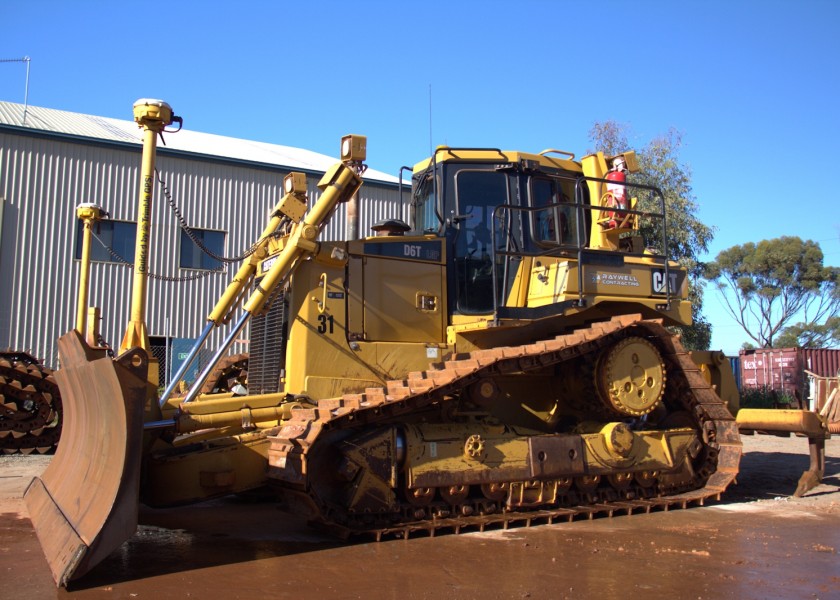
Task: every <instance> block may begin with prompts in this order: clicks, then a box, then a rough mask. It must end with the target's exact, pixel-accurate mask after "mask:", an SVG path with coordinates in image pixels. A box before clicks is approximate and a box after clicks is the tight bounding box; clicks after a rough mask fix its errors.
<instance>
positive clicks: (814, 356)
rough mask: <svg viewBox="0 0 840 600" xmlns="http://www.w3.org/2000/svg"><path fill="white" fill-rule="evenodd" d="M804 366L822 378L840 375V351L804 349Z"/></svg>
mask: <svg viewBox="0 0 840 600" xmlns="http://www.w3.org/2000/svg"><path fill="white" fill-rule="evenodd" d="M801 352H802V363H803V366H804V367H805V368H806V369H808V370H809V371H811V373H814V374H816V375H819V376H820V377H837V376H838V375H840V350H837V349H833V348H802V350H801Z"/></svg>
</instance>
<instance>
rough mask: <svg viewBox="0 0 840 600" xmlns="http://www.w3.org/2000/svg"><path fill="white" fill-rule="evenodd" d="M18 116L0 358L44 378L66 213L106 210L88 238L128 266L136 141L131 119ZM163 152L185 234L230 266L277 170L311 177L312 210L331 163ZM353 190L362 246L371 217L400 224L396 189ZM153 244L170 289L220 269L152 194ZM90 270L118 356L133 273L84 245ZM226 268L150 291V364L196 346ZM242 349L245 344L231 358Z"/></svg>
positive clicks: (62, 267)
mask: <svg viewBox="0 0 840 600" xmlns="http://www.w3.org/2000/svg"><path fill="white" fill-rule="evenodd" d="M128 109H129V110H127V112H129V114H130V106H129V107H128ZM23 114H24V106H23V105H21V104H14V103H9V102H0V348H3V347H9V348H12V349H16V350H29V351H30V352H32V353H33V354H35V355H36V356H39V357H41V358H43V359H44V360H45V362H46V364H48V365H50V366H53V367H55V366H57V359H58V356H57V348H56V341H57V339H58V337H59V336H60V335H61V334H63V333H64V332H66V331H68V330H69V329H71V328H72V327H73V325H74V319H75V310H76V309H75V306H76V294H77V285H78V277H79V260H78V256H80V251H79V249H78V247H77V243H78V237H79V233H78V232H79V225H78V220H77V219H76V216H75V208H76V206H77V205H79V204H81V203H84V202H92V203H95V204H98V205H100V206H101V207H102V208H104V209H105V210H106V211H108V212H109V213H110V221H111V222H110V223H109V224H106V225H104V226H103V227H102V228H100V233H99V236H98V237H99V238H100V239H102V240H103V241H104V242H105V243H106V244H107V245H109V246H111V247H112V248H114V249H116V250H117V251H118V253H119V255H120V256H124V258H126V259H127V260H128V261H131V260H132V259H133V248H134V241H133V236H134V233H133V232H134V227H135V222H136V220H135V219H136V215H135V213H136V203H137V194H138V185H139V171H140V157H141V149H142V132H141V130H140V129H138V127H137V125H136V124H135V123H134V122H133V121H130V120H125V121H123V120H118V119H109V118H103V117H97V116H92V115H84V114H77V113H69V112H64V111H58V110H52V109H46V108H39V107H33V106H29V107H28V108H27V112H26V123H25V124H24V123H23ZM165 141H166V145H165V146H162V145H160V144H159V145H158V160H157V169H158V171H159V174H160V177H161V178H162V179H163V181H165V183H166V186H167V187H168V189H169V190H170V191H171V196H172V197H173V199H174V201H175V203H176V204H177V205H178V207H179V208H180V210H181V211H182V213H183V215H184V218H185V219H186V221H187V223H188V224H189V226H190V227H192V228H196V229H197V230H199V235H200V236H203V239H204V241H205V243H208V245H210V246H211V247H213V248H215V249H217V251H219V252H221V253H224V254H225V255H226V256H231V255H238V254H241V253H242V252H243V251H244V250H245V249H247V248H248V247H249V246H250V244H251V243H253V241H255V240H256V239H257V236H258V235H259V233H260V232H261V231H262V229H263V227H264V225H265V220H266V217H267V214H268V211H269V210H270V209H271V208H272V207H273V206H274V205H275V204H276V203H277V201H278V200H279V199H280V197H281V196H282V185H281V184H282V180H283V177H284V176H285V175H286V174H287V173H288V172H289V171H292V170H295V171H303V172H305V173H307V174H308V175H309V177H308V184H309V185H308V188H309V198H310V202H313V201H315V200H316V199H317V197H318V194H319V190H318V189H317V187H316V184H317V182H318V180H319V179H320V176H321V174H323V172H324V171H325V170H326V169H327V168H328V167H329V166H330V165H331V164H333V163H334V162H335V160H336V158H335V157H329V156H325V155H322V154H318V153H315V152H310V151H308V150H303V149H299V148H291V147H288V146H278V145H274V144H266V143H261V142H253V141H248V140H240V139H234V138H228V137H222V136H217V135H210V134H206V133H198V132H194V131H189V130H183V131H181V132H178V133H173V134H165ZM337 146H338V140H336V147H337ZM364 179H365V185H364V186H363V188H362V191H361V197H360V206H361V208H360V211H361V214H360V228H361V232H362V233H363V234H364V233H365V232H367V231H369V227H370V226H371V225H372V224H373V223H375V222H376V221H378V220H380V219H383V218H393V217H400V218H404V215H403V214H402V205H401V203H400V198H399V193H398V181H397V178H396V177H392V176H389V175H386V174H384V173H380V172H377V171H374V170H372V169H369V170H368V171H367V172H366V173H365V177H364ZM345 229H346V215H345V211H344V208H343V207H342V208H340V209H339V212H338V213H337V214H336V215H335V217H334V218H333V220H332V222H331V223H330V224H329V225H328V227H327V229H326V230H325V236H324V239H342V238H343V237H344V232H345ZM129 238H130V239H129ZM151 238H152V239H151V248H152V252H153V256H152V257H151V262H150V265H149V272H150V273H152V274H156V275H159V276H164V277H171V278H178V277H184V276H189V275H194V274H196V273H198V272H199V271H200V270H201V269H206V268H207V267H218V266H219V265H218V263H215V262H214V261H213V260H208V259H207V258H206V257H204V258H202V255H201V253H200V252H198V248H197V246H195V244H193V243H192V242H191V241H189V239H188V238H186V237H185V236H184V234H183V233H182V232H181V230H180V228H179V225H178V220H177V219H176V217H175V215H174V214H173V211H172V210H171V208H170V207H169V206H168V204H167V201H166V199H165V193H164V192H163V186H162V185H161V184H158V185H157V187H156V189H155V191H154V200H153V207H152V232H151ZM94 258H95V259H98V260H97V262H94V264H93V266H92V268H91V296H90V301H89V304H90V305H92V306H99V307H101V308H102V311H103V320H102V323H101V330H102V335H103V337H104V338H105V340H106V341H107V342H109V343H110V344H111V345H112V346H114V347H116V346H118V345H119V342H120V340H121V339H122V335H123V331H124V328H125V325H126V323H127V322H128V318H129V304H130V297H131V278H132V271H131V269H130V268H128V267H126V266H125V265H124V264H120V263H119V261H118V259H116V258H114V257H113V256H112V255H111V254H109V253H108V252H107V251H106V250H105V249H104V247H103V246H99V245H98V244H97V242H96V241H95V242H94ZM237 267H238V265H233V266H229V267H228V268H227V272H226V273H212V274H210V275H209V276H207V277H205V278H203V279H200V280H198V281H191V282H169V281H163V280H159V279H151V280H150V282H149V298H148V305H147V321H148V332H149V335H150V337H151V338H152V340H151V341H152V343H153V345H154V346H155V348H154V350H155V353H156V354H158V355H159V358H163V356H161V353H162V351H163V350H162V349H165V348H168V347H170V345H169V343H168V342H169V340H170V339H171V338H191V337H194V336H196V335H197V334H198V332H199V331H200V330H201V328H202V327H203V324H204V322H205V317H206V315H207V313H208V312H209V311H210V309H211V308H212V306H213V304H214V302H215V300H216V298H218V297H219V295H220V294H221V293H222V291H223V289H224V287H225V285H226V284H227V282H228V280H229V279H230V277H231V276H232V272H233V271H235V269H236V268H237ZM221 334H222V332H217V334H216V336H215V337H214V338H212V339H211V343H210V346H211V347H212V346H215V345H217V344H218V343H219V341H220V340H221ZM243 337H245V338H246V339H247V331H246V332H245V334H244V336H243ZM245 350H247V348H246V347H245V346H244V345H243V344H239V345H238V347H234V351H245Z"/></svg>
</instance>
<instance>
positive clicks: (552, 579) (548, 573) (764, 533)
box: [0, 439, 840, 600]
mask: <svg viewBox="0 0 840 600" xmlns="http://www.w3.org/2000/svg"><path fill="white" fill-rule="evenodd" d="M836 442H840V440H837V439H835V440H831V444H832V445H831V446H830V450H829V458H828V459H827V473H828V476H827V477H826V479H825V482H824V485H822V486H820V487H819V488H817V490H815V492H814V493H813V494H812V495H811V496H810V497H806V498H803V499H789V498H786V497H782V496H774V494H779V493H784V491H783V488H784V489H786V490H788V491H789V490H790V489H792V488H791V487H790V486H791V485H792V486H793V487H795V483H796V479H797V478H798V475H799V473H801V469H802V468H805V467H807V457H801V456H794V455H793V454H790V453H788V452H785V451H782V452H778V451H774V452H762V453H752V454H751V453H748V454H746V455H745V457H744V461H743V463H742V475H741V476H739V479H741V480H742V481H741V485H739V486H737V487H736V488H735V490H734V491H733V492H731V493H727V495H726V496H725V497H724V499H723V502H720V503H714V504H712V505H709V506H705V507H697V508H690V509H688V510H676V511H674V510H672V511H669V512H653V513H650V514H635V515H633V516H630V517H626V516H617V517H613V518H598V519H595V520H591V521H590V520H579V521H575V522H572V523H564V524H558V525H544V526H540V527H532V528H529V529H524V528H518V529H510V530H507V531H503V530H495V531H488V532H485V533H468V534H461V535H457V536H456V535H445V536H437V537H435V538H428V537H422V536H420V537H415V538H411V539H409V540H392V541H387V542H381V543H376V542H364V543H353V544H347V543H342V542H340V541H337V540H336V539H334V538H331V537H328V536H326V535H321V534H319V533H317V532H315V531H313V530H311V529H309V528H307V527H306V525H305V524H304V523H303V522H302V521H300V520H299V519H296V518H295V517H291V516H289V515H287V514H285V513H283V512H281V511H280V510H278V509H277V508H276V507H275V506H274V505H273V504H271V503H253V502H246V501H243V500H238V499H228V500H220V501H215V502H211V503H205V504H202V505H198V506H195V507H189V508H181V509H177V510H175V509H173V510H165V511H151V510H143V512H142V514H141V523H143V525H142V526H141V528H140V531H139V532H138V534H137V535H135V536H134V538H132V539H131V540H130V541H129V542H127V543H126V544H124V545H123V546H122V547H121V548H120V549H119V550H118V551H117V552H116V553H114V554H113V555H112V556H110V557H109V558H108V559H106V561H105V562H103V563H102V564H101V565H100V566H99V567H98V568H96V569H95V570H94V571H93V572H92V573H90V574H89V575H88V576H86V577H85V578H83V579H81V580H80V581H78V582H75V584H74V585H73V586H72V588H71V590H70V591H67V590H57V589H56V588H55V587H54V583H53V581H52V578H51V576H50V573H49V569H48V567H47V564H46V560H45V559H44V557H43V555H42V554H41V551H40V547H39V545H38V542H37V539H36V537H35V534H34V531H33V530H32V527H31V524H30V522H29V520H28V518H27V517H26V514H25V508H23V505H22V503H21V502H20V501H19V500H15V501H12V502H5V503H0V507H3V508H2V510H0V599H6V598H20V599H24V598H25V599H33V600H37V599H41V598H73V599H76V598H78V599H88V598H139V599H142V598H154V599H155V600H157V599H160V598H271V599H280V598H295V599H308V598H372V599H380V598H381V599H391V598H393V599H400V600H403V599H410V598H433V599H436V600H438V599H441V598H446V599H447V600H449V599H457V598H595V597H597V598H599V599H603V600H611V599H613V598H615V599H618V598H627V597H628V596H630V597H648V598H666V597H667V598H785V599H787V598H840V557H838V551H840V459H837V458H834V457H836V456H838V454H837V452H836V450H838V449H840V445H838V444H837V443H836ZM798 443H799V444H802V443H803V441H801V440H799V441H798ZM782 450H785V448H782ZM803 460H804V466H803V467H802V468H800V466H799V465H800V463H802V462H803ZM791 465H792V466H791ZM0 468H4V470H3V471H1V472H0V473H2V474H3V475H5V476H6V477H8V478H11V477H13V475H12V474H11V473H12V471H10V470H7V469H5V467H0ZM750 473H752V474H751V475H750ZM0 479H2V477H0ZM777 488H778V489H777ZM756 498H761V500H760V501H756ZM15 502H17V504H15ZM18 510H19V511H20V512H18Z"/></svg>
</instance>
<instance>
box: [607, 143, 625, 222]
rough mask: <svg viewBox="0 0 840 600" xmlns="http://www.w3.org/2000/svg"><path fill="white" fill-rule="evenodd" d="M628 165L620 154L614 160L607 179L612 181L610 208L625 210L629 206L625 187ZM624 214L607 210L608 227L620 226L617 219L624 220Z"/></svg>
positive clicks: (609, 199)
mask: <svg viewBox="0 0 840 600" xmlns="http://www.w3.org/2000/svg"><path fill="white" fill-rule="evenodd" d="M626 170H627V167H626V166H625V164H624V160H623V159H622V158H621V157H620V156H619V157H617V158H616V159H615V160H614V161H613V168H612V170H611V171H610V172H609V173H607V176H606V179H607V181H610V182H611V183H608V184H607V194H606V195H607V205H609V206H610V208H615V209H619V210H624V209H626V208H627V188H626V187H625V185H624V184H625V183H627V174H626ZM623 217H624V215H623V214H620V213H616V212H613V211H609V212H607V218H608V219H609V223H608V224H607V227H608V228H609V229H614V228H615V227H617V226H618V223H617V222H616V219H622V220H623Z"/></svg>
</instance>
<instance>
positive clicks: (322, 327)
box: [318, 315, 334, 333]
mask: <svg viewBox="0 0 840 600" xmlns="http://www.w3.org/2000/svg"><path fill="white" fill-rule="evenodd" d="M333 326H334V322H333V316H332V315H329V316H327V315H318V333H332V332H333Z"/></svg>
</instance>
